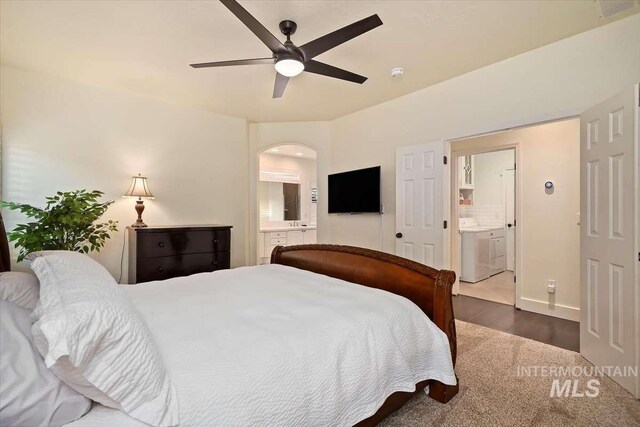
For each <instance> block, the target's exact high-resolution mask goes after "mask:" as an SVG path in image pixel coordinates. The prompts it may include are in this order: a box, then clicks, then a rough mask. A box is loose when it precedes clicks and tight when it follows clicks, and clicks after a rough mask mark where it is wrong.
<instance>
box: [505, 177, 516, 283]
mask: <svg viewBox="0 0 640 427" xmlns="http://www.w3.org/2000/svg"><path fill="white" fill-rule="evenodd" d="M502 179H503V180H504V207H505V215H504V217H505V227H506V228H505V233H506V241H507V245H506V257H507V270H509V271H514V270H515V267H516V229H515V224H516V171H515V170H514V169H505V170H504V171H503V173H502Z"/></svg>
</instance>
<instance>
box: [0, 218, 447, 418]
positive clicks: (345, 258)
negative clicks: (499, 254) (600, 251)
mask: <svg viewBox="0 0 640 427" xmlns="http://www.w3.org/2000/svg"><path fill="white" fill-rule="evenodd" d="M0 221H1V217H0ZM9 268H10V258H9V249H8V244H7V241H6V235H5V234H4V227H1V228H0V270H2V271H7V270H9ZM257 278H259V280H258V279H257ZM454 279H455V275H454V273H453V272H450V271H446V270H441V271H439V270H435V269H432V268H430V267H427V266H425V265H422V264H418V263H415V262H412V261H409V260H406V259H404V258H399V257H396V256H393V255H389V254H385V253H381V252H377V251H373V250H368V249H362V248H355V247H349V246H336V245H301V246H288V247H276V248H275V249H274V251H273V253H272V256H271V265H269V266H263V267H243V268H239V269H234V270H228V271H224V272H216V273H203V274H199V275H194V276H189V277H183V278H175V279H170V280H167V281H158V282H148V283H145V284H141V285H135V286H125V287H124V289H125V291H126V292H127V294H128V295H129V297H130V299H131V300H132V301H133V303H134V305H136V306H137V308H138V309H139V311H140V312H141V314H142V316H143V318H144V319H145V321H146V322H147V323H148V325H149V328H150V329H151V331H152V333H153V335H154V336H155V338H156V340H157V341H158V345H159V347H160V350H161V354H162V356H163V358H164V359H165V363H166V364H167V366H168V370H169V374H170V376H171V377H172V379H173V380H174V382H175V383H176V386H177V388H178V390H179V392H178V394H179V396H180V413H181V420H182V421H183V423H182V424H183V425H207V424H208V425H211V424H212V423H219V424H238V423H239V422H240V421H238V420H242V421H241V422H242V423H243V424H245V425H247V424H253V425H256V424H264V423H265V419H264V418H255V417H256V416H258V415H259V414H260V413H263V412H265V411H271V412H274V410H275V409H277V411H275V412H280V413H281V414H283V415H282V416H283V417H285V418H270V419H269V420H271V421H270V422H272V421H273V420H274V419H277V420H280V421H281V422H282V420H290V421H288V422H283V423H284V424H289V425H293V424H297V425H327V424H331V425H351V424H355V425H359V426H369V425H375V424H377V423H379V422H380V421H381V420H382V419H384V418H385V417H387V416H388V415H389V414H391V413H392V412H393V411H395V410H397V409H398V408H400V407H401V406H402V405H403V404H404V403H405V402H406V401H407V400H409V399H410V398H411V397H413V396H414V395H415V394H417V393H420V392H423V391H424V390H425V388H426V387H428V394H429V396H430V397H432V398H433V399H435V400H437V401H439V402H443V403H446V402H448V401H449V400H450V399H451V398H452V397H453V396H454V395H455V394H456V393H457V391H458V384H457V378H455V374H453V377H451V375H448V376H447V375H444V374H442V375H444V376H442V377H440V376H439V375H441V374H439V373H437V372H436V371H433V372H429V373H425V372H426V371H424V370H422V371H421V372H418V369H417V368H416V369H413V368H412V369H413V370H412V369H408V370H409V371H411V372H409V373H408V374H407V375H405V376H403V377H402V378H401V381H400V380H398V381H395V379H394V380H392V379H389V378H395V377H394V375H393V373H394V372H396V371H397V370H402V369H400V368H398V366H404V365H407V366H409V365H411V363H415V364H416V366H417V365H420V364H422V365H425V366H427V365H429V364H430V363H431V364H433V365H434V366H435V365H437V363H436V362H435V359H438V358H442V348H446V352H448V354H446V356H447V359H448V360H449V363H451V364H453V363H455V359H456V332H455V323H454V316H453V307H452V299H451V287H452V285H453V282H454ZM243 304H247V306H246V307H243ZM416 306H417V307H416ZM392 307H394V308H393V309H391V308H392ZM418 309H419V310H418ZM181 312H182V313H185V314H183V315H180V314H179V313H181ZM408 313H411V314H410V315H409V314H408ZM425 315H426V316H425ZM421 316H422V318H421ZM427 318H428V319H430V320H427ZM256 319H259V320H260V322H259V323H256V322H255V320H256ZM314 319H315V320H314ZM318 319H320V320H322V321H321V322H319V321H318ZM365 320H366V322H365ZM207 325H208V326H207ZM432 326H433V328H432ZM243 328H245V329H244V330H243ZM385 328H388V330H389V332H388V333H386V332H384V331H382V330H383V329H385ZM394 328H395V329H394ZM423 328H425V329H429V328H432V329H433V330H430V331H429V333H426V332H423V331H422V329H423ZM285 329H286V330H285ZM372 331H373V332H372ZM341 334H342V335H344V334H350V335H349V338H348V339H346V338H341ZM385 334H386V335H385ZM229 336H232V337H233V338H229ZM287 336H290V337H291V339H290V340H289V341H287V340H286V337H287ZM439 339H443V340H444V341H445V344H448V345H446V346H445V347H443V346H442V345H441V344H442V343H440V344H439V345H436V344H438V343H437V341H438V340H439ZM341 340H342V341H341ZM385 340H386V341H385ZM393 340H398V341H397V342H396V343H395V344H393ZM179 342H182V343H183V345H177V343H179ZM223 342H224V343H225V345H226V346H227V347H226V348H227V350H226V352H225V354H224V357H222V356H219V355H216V352H215V351H214V347H215V344H216V343H223ZM301 342H304V343H306V344H305V345H300V343H301ZM345 342H349V343H351V342H353V343H355V344H349V346H347V347H345V346H344V343H345ZM229 343H232V345H230V344H229ZM319 343H320V344H319ZM358 343H360V344H358ZM389 343H392V344H389ZM276 344H277V345H276ZM307 344H308V345H307ZM318 345H320V346H321V347H324V348H325V350H324V353H323V350H322V348H320V349H319V348H318ZM313 346H316V347H313ZM363 346H368V348H369V350H367V351H364V350H362V348H363ZM218 347H219V346H218ZM218 347H216V348H218ZM231 347H233V348H235V350H233V351H235V353H234V352H233V351H231V350H229V348H231ZM414 347H415V349H414V350H411V348H414ZM438 347H439V348H441V349H440V350H439V353H438V352H436V348H438ZM371 348H373V349H374V351H372V350H371ZM416 349H417V350H416ZM412 351H414V353H412ZM403 352H404V353H403ZM343 353H344V354H343ZM203 354H212V355H213V356H212V357H209V356H207V357H203ZM247 354H248V355H250V356H247ZM269 355H271V356H270V357H267V356H269ZM398 355H401V356H403V357H404V356H406V357H407V359H406V360H404V359H403V360H402V361H401V363H398V364H397V366H396V365H394V363H395V362H394V361H395V360H397V359H398ZM289 357H291V358H293V359H291V360H297V362H295V363H291V362H287V360H288V359H287V358H289ZM296 357H297V359H296ZM314 357H315V359H313V358H314ZM425 358H426V359H428V360H426V361H425V360H422V361H421V359H425ZM312 359H313V363H311V362H309V363H308V364H307V365H305V364H304V361H310V360H312ZM432 359H433V360H434V361H433V362H431V360H432ZM278 360H280V362H278ZM363 360H364V361H363ZM208 361H210V363H209V362H208ZM283 361H284V362H283ZM276 362H278V363H276ZM287 363H289V369H287V367H286V365H287ZM442 363H444V364H446V363H445V362H442ZM243 364H244V365H243ZM270 364H274V365H278V364H279V365H282V366H280V367H279V368H278V369H280V371H277V370H276V371H275V372H271V371H273V370H274V369H275V368H274V367H273V366H271V365H270ZM235 365H238V366H245V368H244V369H243V370H242V373H244V375H246V376H247V377H248V378H241V380H238V381H230V378H239V373H238V372H236V371H234V369H236V368H237V366H235ZM379 365H380V367H379V369H380V371H379V372H387V371H388V372H389V378H386V377H385V376H384V375H370V377H371V378H370V379H369V380H367V381H370V382H362V381H363V378H364V377H366V375H364V376H363V375H360V377H358V378H355V377H354V378H351V377H350V373H351V372H357V371H358V370H363V369H365V370H369V371H371V370H373V369H376V367H377V366H379ZM422 365H420V366H422ZM223 368H225V369H223ZM272 368H273V369H272ZM427 368H428V366H427ZM323 369H324V370H323ZM332 369H333V370H335V371H337V372H340V375H338V376H337V379H335V378H334V376H333V375H331V374H329V375H328V374H327V373H328V372H329V370H332ZM425 369H426V368H425ZM427 370H428V369H427ZM229 372H230V373H231V374H229ZM451 372H452V370H451ZM223 373H224V375H223ZM263 373H266V374H263ZM233 375H235V377H234V376H233ZM412 376H413V377H412ZM411 377H412V378H413V379H412V380H411V381H409V382H407V381H408V378H411ZM203 378H207V380H206V381H203ZM435 378H439V379H441V381H438V380H437V379H435ZM452 378H453V381H452ZM278 379H279V383H278ZM216 381H219V382H218V383H216ZM394 381H395V382H394ZM274 383H275V384H274ZM445 383H449V385H447V384H445ZM230 384H232V385H233V386H230ZM345 384H346V385H347V387H345ZM381 384H382V385H381ZM207 387H209V388H207ZM339 387H342V388H339ZM181 389H182V392H181V391H180V390H181ZM333 389H335V390H338V391H339V392H341V393H342V394H340V393H333V392H330V391H331V390H333ZM341 390H347V391H346V392H344V391H341ZM239 396H242V398H243V399H245V400H244V401H243V402H242V405H243V406H242V409H241V410H240V411H238V409H237V400H238V399H239ZM327 396H329V397H327ZM323 399H324V400H323ZM200 400H201V401H200ZM212 402H213V403H212ZM215 402H218V403H217V406H216V403H215ZM220 402H222V403H220ZM327 402H333V403H327ZM294 403H295V404H294ZM234 405H235V406H234ZM332 405H334V406H335V408H336V413H335V414H333V413H332V412H331V411H330V410H327V408H329V409H331V408H332ZM212 407H216V408H218V409H219V411H218V412H219V413H216V414H213V412H215V411H212V410H211V409H210V408H212ZM351 408H356V409H357V410H355V409H354V410H353V411H351ZM338 409H340V411H338ZM183 411H185V412H186V414H183ZM225 411H227V413H225ZM234 411H236V412H241V414H239V415H234V414H232V413H233V412H234ZM252 411H253V412H252ZM287 411H289V412H290V414H287ZM296 411H297V412H296ZM303 412H304V413H305V414H304V415H305V416H308V417H307V418H305V417H304V416H303V417H302V418H291V417H292V416H293V417H295V416H300V414H302V413H303ZM316 412H317V414H316ZM229 414H232V415H233V416H234V417H236V416H237V417H239V418H229V416H230V415H229ZM309 414H312V415H309ZM276 416H278V414H276ZM216 417H217V418H216ZM252 417H254V418H252ZM286 417H289V418H286ZM327 417H335V418H327ZM328 419H331V420H332V421H331V422H327V420H328ZM182 424H181V425H182ZM70 425H71V426H75V427H83V426H108V425H122V426H129V425H130V426H141V425H143V424H142V423H140V422H138V421H136V420H134V419H132V418H130V417H128V416H126V415H125V414H124V413H122V412H119V411H117V410H115V409H111V408H107V407H104V406H101V405H94V407H93V409H92V410H91V411H90V412H89V413H88V414H87V415H86V416H84V417H82V418H80V419H79V420H78V421H76V422H74V423H71V424H70Z"/></svg>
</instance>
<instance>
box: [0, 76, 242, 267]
mask: <svg viewBox="0 0 640 427" xmlns="http://www.w3.org/2000/svg"><path fill="white" fill-rule="evenodd" d="M0 73H1V74H0V77H1V79H0V81H1V87H0V93H1V98H0V109H1V113H2V116H1V119H2V131H3V147H2V148H3V157H2V162H3V168H2V184H3V197H4V198H6V200H11V201H15V202H26V203H32V204H36V205H42V202H43V201H44V197H45V196H48V195H51V194H53V193H55V192H56V191H58V190H73V189H79V188H87V189H98V190H102V191H104V192H105V193H106V195H105V199H107V200H115V203H114V204H113V205H112V207H111V208H110V209H109V211H108V212H107V214H106V218H110V219H115V220H118V221H120V227H119V229H120V231H119V232H118V233H116V234H114V235H113V236H112V239H111V240H110V241H109V242H108V244H107V245H106V247H105V248H104V250H103V252H102V253H101V254H99V255H96V258H97V259H98V260H99V261H100V262H102V263H103V264H104V265H105V266H106V267H107V268H108V269H109V271H110V272H111V273H112V274H113V275H114V276H115V277H116V278H117V277H118V276H119V271H120V254H121V250H122V244H123V236H124V233H123V230H124V228H125V227H126V226H127V225H129V224H131V223H132V222H133V221H134V220H135V218H136V214H135V211H134V209H133V206H134V201H133V200H131V199H124V198H122V194H123V193H124V192H125V191H126V189H127V186H128V185H129V183H130V180H131V175H134V174H137V173H138V172H140V173H142V174H143V175H146V176H148V177H149V187H150V189H151V191H152V192H153V193H154V195H155V196H156V199H155V200H152V201H148V202H145V205H146V207H147V208H146V210H145V212H144V219H145V221H146V223H147V224H153V225H157V224H189V223H194V224H198V223H219V224H229V225H232V226H233V231H232V236H233V237H232V239H233V240H232V264H233V265H234V266H239V265H244V264H245V263H246V257H247V251H246V248H247V246H246V237H247V235H246V233H247V222H248V213H247V209H246V207H247V197H248V189H249V182H248V175H249V174H248V139H247V123H246V121H245V120H244V119H239V118H235V117H229V116H223V115H219V114H214V113H210V112H205V111H198V110H191V109H186V108H181V107H177V106H174V105H171V104H167V103H164V102H158V101H155V100H153V99H149V98H145V97H141V96H135V95H130V94H126V93H118V92H112V91H107V90H103V89H98V88H95V87H91V86H87V85H83V84H78V83H72V82H69V81H65V80H61V79H57V78H53V77H48V76H45V75H42V74H39V73H35V72H26V71H22V70H19V69H15V68H11V67H4V66H3V67H2V68H1V69H0ZM3 214H4V215H6V221H7V227H8V228H13V226H14V225H15V224H16V223H17V222H18V221H23V220H24V217H22V216H20V215H18V214H15V213H11V212H4V213H3ZM125 267H126V262H125ZM125 271H126V268H125ZM123 277H125V278H126V275H124V276H123Z"/></svg>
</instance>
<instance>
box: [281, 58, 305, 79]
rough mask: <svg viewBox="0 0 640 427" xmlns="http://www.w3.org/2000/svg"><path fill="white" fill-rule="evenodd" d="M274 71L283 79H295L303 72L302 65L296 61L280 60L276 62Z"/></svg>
mask: <svg viewBox="0 0 640 427" xmlns="http://www.w3.org/2000/svg"><path fill="white" fill-rule="evenodd" d="M276 71H277V72H278V73H280V74H282V75H283V76H285V77H295V76H297V75H298V74H300V73H301V72H303V71H304V64H303V63H302V62H300V61H298V60H297V59H281V60H280V61H278V62H276Z"/></svg>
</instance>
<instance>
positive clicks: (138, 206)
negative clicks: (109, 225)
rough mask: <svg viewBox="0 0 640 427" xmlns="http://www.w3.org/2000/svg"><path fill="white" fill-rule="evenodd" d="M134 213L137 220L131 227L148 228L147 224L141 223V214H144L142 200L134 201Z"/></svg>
mask: <svg viewBox="0 0 640 427" xmlns="http://www.w3.org/2000/svg"><path fill="white" fill-rule="evenodd" d="M136 212H137V213H138V219H137V220H136V222H135V223H133V224H131V227H133V228H145V227H148V226H147V224H145V223H144V222H143V221H142V212H144V200H142V199H140V200H136Z"/></svg>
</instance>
